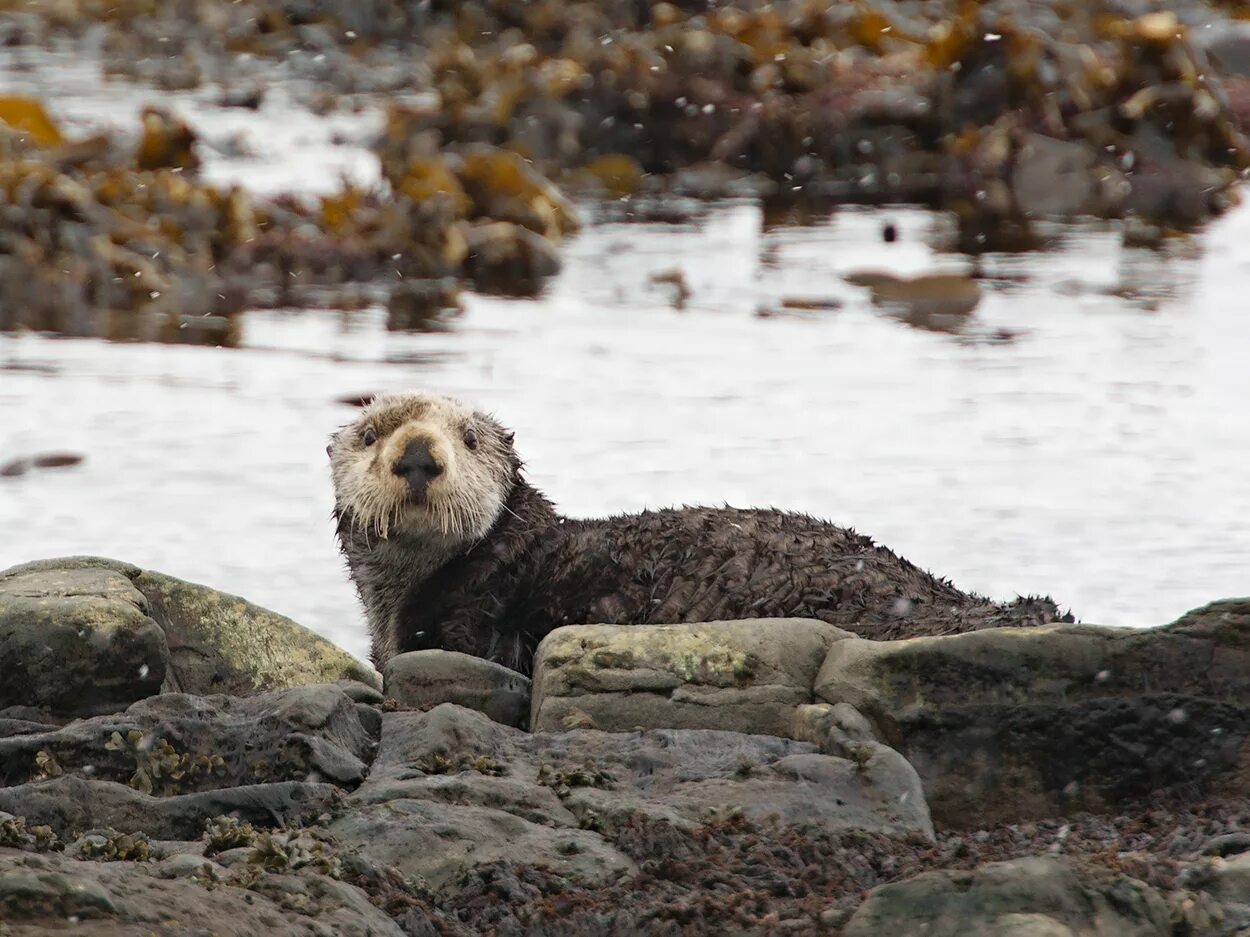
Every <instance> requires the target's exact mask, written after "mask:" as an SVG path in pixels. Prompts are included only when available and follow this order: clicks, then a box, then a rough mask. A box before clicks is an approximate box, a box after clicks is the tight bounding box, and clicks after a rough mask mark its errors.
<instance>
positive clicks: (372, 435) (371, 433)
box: [360, 426, 378, 446]
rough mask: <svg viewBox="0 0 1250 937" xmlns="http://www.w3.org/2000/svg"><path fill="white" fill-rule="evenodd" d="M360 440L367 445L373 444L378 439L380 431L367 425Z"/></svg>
mask: <svg viewBox="0 0 1250 937" xmlns="http://www.w3.org/2000/svg"><path fill="white" fill-rule="evenodd" d="M360 441H361V442H363V443H364V444H365V445H366V446H372V445H373V444H374V443H375V442H377V441H378V433H377V430H375V429H374V428H373V427H372V426H369V427H366V428H365V431H364V433H362V434H361V436H360Z"/></svg>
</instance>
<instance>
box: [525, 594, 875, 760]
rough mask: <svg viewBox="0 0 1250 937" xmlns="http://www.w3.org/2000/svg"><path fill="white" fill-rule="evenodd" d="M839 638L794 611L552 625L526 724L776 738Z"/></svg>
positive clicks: (786, 729)
mask: <svg viewBox="0 0 1250 937" xmlns="http://www.w3.org/2000/svg"><path fill="white" fill-rule="evenodd" d="M849 637H851V635H850V634H849V633H848V632H845V631H842V630H841V629H839V628H835V627H833V626H832V625H827V624H825V623H824V622H820V621H813V620H809V619H802V618H785V619H768V620H746V621H719V622H704V623H698V624H684V625H633V626H626V625H578V626H572V627H565V628H557V629H556V630H555V631H553V632H551V633H550V634H549V635H547V637H546V638H544V639H543V641H542V643H541V644H540V645H539V646H538V652H537V654H536V657H535V661H534V695H533V705H532V709H531V717H530V725H531V727H532V728H533V729H534V730H535V731H558V730H560V729H562V728H568V727H571V726H582V727H587V726H590V727H594V728H598V729H603V730H606V731H626V730H630V729H635V728H646V729H653V728H680V729H696V728H697V729H722V730H728V731H733V732H747V733H760V734H764V735H777V736H782V737H786V736H789V735H790V732H791V728H792V725H793V722H794V712H795V707H797V706H800V705H803V704H806V703H810V702H811V701H812V698H813V697H812V684H813V681H814V679H815V676H816V674H817V672H818V671H819V669H820V666H821V662H822V661H823V660H824V657H825V655H826V653H827V652H828V649H829V647H830V646H831V645H832V644H835V643H837V642H839V641H841V640H845V639H847V638H849Z"/></svg>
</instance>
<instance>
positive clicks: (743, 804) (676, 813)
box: [331, 705, 932, 889]
mask: <svg viewBox="0 0 1250 937" xmlns="http://www.w3.org/2000/svg"><path fill="white" fill-rule="evenodd" d="M382 738H383V742H382V747H381V749H380V750H379V752H378V757H377V759H376V760H375V761H374V764H373V770H372V772H371V773H370V776H369V778H368V780H367V781H366V782H365V783H364V784H363V785H361V787H360V788H359V789H358V790H357V791H356V792H355V793H354V794H352V795H351V797H350V798H349V799H348V801H347V808H346V810H345V813H344V816H343V817H341V818H340V819H338V820H336V821H335V822H334V823H333V824H332V825H331V831H332V832H333V833H334V834H335V835H336V836H338V837H339V839H340V840H341V841H342V842H344V843H348V844H356V845H359V846H360V847H361V848H366V844H369V845H368V848H369V849H370V850H371V851H374V852H376V851H377V850H379V849H380V850H381V853H379V854H380V855H381V857H382V858H383V860H384V861H385V862H387V863H388V864H393V865H395V866H397V867H398V868H400V869H403V870H405V871H407V872H408V873H410V874H419V875H421V876H422V877H423V878H425V879H427V880H428V881H430V882H431V884H432V885H435V886H436V887H438V888H441V889H447V888H453V887H455V882H456V880H457V878H458V877H459V876H460V875H462V874H463V873H464V872H465V871H466V870H467V869H469V868H472V867H475V866H478V865H482V864H485V863H490V862H510V863H514V864H525V865H538V866H540V867H543V868H547V869H552V870H556V871H558V872H559V873H560V874H562V875H569V876H572V877H573V878H574V879H577V880H579V881H603V880H605V879H606V878H610V877H611V876H613V875H617V874H620V873H622V872H623V871H627V870H629V869H631V868H632V866H631V864H630V863H629V862H628V861H626V860H625V859H624V857H622V856H620V855H619V853H617V852H616V851H615V850H613V849H608V845H607V844H606V843H605V842H604V841H603V840H602V839H599V838H598V837H597V836H594V835H592V834H593V833H601V834H604V835H605V836H611V835H613V834H619V833H620V832H621V831H622V830H624V829H627V828H628V827H629V825H630V824H631V823H636V822H639V821H640V820H642V821H646V822H652V823H660V824H663V825H670V826H676V827H678V828H681V829H686V830H691V829H694V828H697V827H698V826H699V825H700V824H703V823H708V822H723V821H724V820H726V819H729V818H732V817H735V816H745V817H747V818H750V819H756V820H760V821H763V820H764V819H765V818H768V817H771V818H773V819H774V820H775V821H776V822H779V823H783V824H787V825H798V826H802V827H806V828H814V829H822V830H835V831H840V830H847V829H856V830H869V831H885V832H888V833H891V834H893V835H899V836H903V835H908V834H918V835H919V836H921V837H923V838H929V837H931V836H932V826H931V823H930V821H929V817H928V811H927V808H926V806H925V803H924V798H923V795H922V794H921V793H920V789H919V784H918V783H917V782H916V780H915V774H914V772H911V771H910V769H909V768H906V766H905V763H903V764H899V763H898V762H889V761H887V760H885V759H879V760H878V761H872V756H873V755H874V754H876V753H875V752H867V753H866V754H867V757H866V758H864V759H862V760H855V758H854V757H853V756H851V755H850V753H849V752H848V753H845V756H842V757H839V756H833V755H827V754H822V753H821V752H819V751H818V750H817V749H816V746H813V745H810V744H806V743H802V742H794V741H790V740H786V739H778V738H771V737H768V736H759V735H744V734H740V733H737V732H723V731H713V730H667V729H662V730H652V731H648V732H642V733H633V732H631V733H626V734H618V733H607V732H598V731H593V730H584V729H579V730H573V731H562V732H557V733H536V734H532V735H531V734H529V733H525V732H520V731H518V730H516V729H511V728H508V727H506V726H502V725H499V724H498V723H494V722H492V721H490V720H489V719H487V718H486V717H485V716H484V715H482V714H480V713H475V712H472V711H470V710H467V709H464V708H462V707H458V706H453V705H443V706H439V707H437V708H435V709H433V710H431V711H430V712H428V713H390V714H388V715H387V716H386V717H385V719H384V727H383V733H382ZM882 748H884V746H882ZM414 837H415V838H416V840H415V841H416V842H419V843H420V844H421V845H420V847H419V848H414V847H413V846H412V843H413V842H414ZM609 842H610V840H609ZM465 844H473V845H472V848H469V847H468V846H467V845H465ZM605 849H607V851H606V852H605ZM570 856H571V857H574V858H570Z"/></svg>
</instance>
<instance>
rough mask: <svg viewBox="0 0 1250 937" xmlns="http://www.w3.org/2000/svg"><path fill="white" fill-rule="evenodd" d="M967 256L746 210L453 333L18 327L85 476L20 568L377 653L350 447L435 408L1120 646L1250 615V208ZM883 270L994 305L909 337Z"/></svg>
mask: <svg viewBox="0 0 1250 937" xmlns="http://www.w3.org/2000/svg"><path fill="white" fill-rule="evenodd" d="M887 222H888V223H891V224H893V225H895V226H896V228H897V232H898V237H897V240H896V241H895V242H893V243H888V244H887V243H886V242H885V241H884V239H883V238H882V236H881V235H882V231H883V228H884V226H885V225H886V224H887ZM950 236H951V232H950V230H949V226H948V224H947V223H946V221H945V220H944V219H943V218H941V217H939V216H934V215H932V214H929V213H926V212H921V211H914V210H900V209H891V210H867V209H857V210H848V211H843V212H839V213H837V214H835V215H833V216H831V217H829V218H826V219H824V220H822V221H820V222H818V223H814V224H812V225H810V226H806V227H804V226H772V225H765V224H763V222H762V217H761V212H760V210H759V209H758V207H757V206H755V205H753V204H751V203H747V202H744V203H738V204H730V205H723V206H719V207H715V208H705V209H704V210H703V211H702V212H700V213H696V214H692V215H690V216H689V217H687V218H685V219H684V220H683V221H682V222H681V223H678V224H634V225H631V224H624V223H611V222H607V223H603V224H597V225H591V226H588V228H587V229H586V230H585V231H584V233H582V234H581V235H579V236H578V237H577V238H576V239H575V240H573V241H572V242H571V243H570V244H569V246H568V251H567V255H568V264H567V267H566V270H565V272H564V273H563V274H562V275H561V276H560V277H559V278H558V279H557V280H556V281H555V282H554V284H553V285H552V287H551V289H550V290H549V291H548V293H547V294H546V295H545V296H544V297H543V298H541V299H539V300H537V301H507V300H500V299H492V298H486V297H477V296H470V297H468V302H467V309H466V311H465V313H464V315H463V316H462V317H461V318H459V319H457V320H456V321H455V323H454V326H453V328H452V329H451V330H449V331H442V332H433V333H391V332H387V331H386V329H385V326H384V323H385V311H384V310H383V309H381V308H380V307H369V308H365V309H362V310H359V311H353V312H342V313H328V312H313V311H299V310H291V311H278V312H266V313H253V314H249V315H247V316H245V317H244V318H243V320H242V344H241V347H240V348H239V349H237V350H231V351H223V350H216V349H211V348H197V347H188V346H178V345H152V344H140V345H123V344H116V343H105V342H98V341H85V340H65V339H50V338H44V337H40V336H34V335H25V336H20V337H0V461H7V460H9V459H12V458H21V457H23V456H27V455H32V454H35V453H41V452H52V451H55V452H78V453H82V454H84V455H85V456H86V461H85V462H84V463H83V464H82V465H80V466H77V467H71V468H62V469H57V470H46V471H30V472H26V473H23V474H21V475H18V476H15V477H10V478H2V479H0V529H2V530H4V531H5V532H6V536H5V537H3V538H0V566H3V565H8V564H10V563H16V562H20V561H23V560H27V559H31V558H33V557H37V556H45V555H53V554H64V553H72V552H93V553H104V554H110V555H114V556H119V557H124V558H126V559H129V560H132V561H134V562H137V563H140V564H143V565H147V566H151V567H155V568H158V569H161V570H165V571H168V572H170V573H173V574H175V575H180V576H184V577H187V578H191V579H196V580H201V581H204V582H207V583H210V584H212V585H215V586H218V587H221V588H224V589H227V590H230V591H234V592H238V593H241V594H244V595H246V596H248V597H249V598H252V599H254V600H256V601H258V602H260V603H262V604H265V605H268V606H271V607H273V608H275V609H277V610H279V611H282V612H285V613H287V614H290V615H292V616H293V617H295V618H296V619H298V620H300V621H303V622H305V623H307V624H309V625H310V626H312V627H314V628H316V629H317V630H319V631H321V632H323V633H325V634H327V635H329V636H331V637H332V638H334V639H335V640H338V641H339V642H341V643H343V644H344V645H346V646H347V647H349V648H350V649H352V650H353V651H355V652H357V653H363V652H364V649H365V647H366V641H365V636H364V631H363V626H362V624H361V618H360V613H359V610H358V608H357V606H356V604H355V601H354V598H353V596H352V594H351V591H350V588H349V585H348V582H347V578H346V575H345V573H344V571H343V568H342V564H341V563H340V561H339V559H338V557H337V555H336V554H335V549H334V543H333V537H332V532H331V525H330V521H329V512H330V504H331V491H330V484H329V479H328V477H327V472H326V466H325V453H324V446H325V440H326V436H327V435H328V434H329V433H330V432H331V431H332V430H333V429H334V428H335V427H336V426H338V425H339V424H341V423H344V422H346V421H348V420H349V419H351V417H352V413H353V411H352V408H351V405H350V404H351V402H352V398H354V397H358V396H359V395H361V394H366V393H369V392H371V391H374V390H378V389H383V388H400V387H420V388H430V389H435V390H439V391H444V392H448V393H453V394H457V395H461V396H464V397H466V398H470V399H472V400H474V401H477V402H479V403H480V404H481V405H482V406H484V407H486V408H489V409H491V410H493V411H495V412H496V413H497V414H498V415H499V416H500V418H501V419H502V420H504V421H505V422H506V423H508V424H510V425H511V426H512V427H514V428H515V429H516V430H517V441H518V446H519V447H520V449H521V452H522V454H523V456H524V457H525V458H526V459H527V460H528V462H529V466H530V469H529V470H530V475H531V478H532V479H533V480H534V481H535V482H536V483H537V484H538V485H539V486H540V487H542V488H543V489H545V490H546V491H547V492H548V493H549V494H550V495H551V496H552V497H553V498H554V499H555V500H556V501H557V502H558V504H560V505H561V507H562V508H563V509H565V510H566V511H567V512H569V513H573V514H596V513H605V512H613V511H632V510H637V509H639V508H642V507H645V506H659V505H666V504H681V503H693V502H715V503H720V502H724V501H728V502H729V503H731V504H736V505H764V504H774V505H778V506H781V507H786V508H793V509H797V510H803V511H808V512H811V513H814V514H818V515H822V516H825V517H829V518H832V519H834V520H836V521H838V522H841V523H845V524H850V525H853V526H855V527H857V528H859V529H861V530H863V531H865V532H867V533H869V534H871V535H873V536H874V537H876V538H878V539H879V540H881V541H882V542H884V543H886V544H888V545H890V546H891V547H894V548H896V549H897V550H899V551H900V552H901V553H903V554H904V555H905V556H908V557H909V558H912V559H914V560H916V561H917V562H919V563H921V564H923V565H926V566H928V567H930V568H932V569H934V570H935V571H937V572H939V573H940V574H943V575H948V576H950V577H952V578H953V579H954V580H955V581H956V582H957V583H958V584H959V585H961V586H963V587H965V588H970V589H976V590H979V591H983V592H988V593H991V594H993V595H996V596H1002V597H1007V596H1010V595H1013V594H1014V593H1015V592H1017V591H1032V592H1050V593H1052V594H1054V596H1055V597H1056V598H1057V599H1058V600H1059V601H1060V602H1061V603H1064V604H1066V605H1070V606H1071V607H1072V608H1073V609H1074V610H1075V611H1076V613H1077V615H1078V616H1079V617H1081V618H1082V619H1084V620H1086V621H1096V622H1102V623H1109V624H1125V625H1141V624H1153V623H1157V622H1161V621H1164V620H1167V619H1170V618H1171V617H1173V616H1175V615H1177V614H1178V613H1180V612H1182V611H1184V610H1185V609H1187V608H1189V607H1191V606H1193V605H1195V604H1198V603H1201V602H1203V601H1206V600H1208V599H1211V598H1215V597H1219V596H1226V595H1231V594H1242V593H1245V592H1246V591H1247V581H1246V577H1247V572H1246V571H1247V569H1248V568H1250V476H1248V475H1247V473H1246V471H1245V466H1246V465H1247V464H1250V421H1247V420H1245V418H1244V416H1243V414H1242V412H1241V408H1242V405H1241V401H1244V400H1246V399H1250V376H1247V370H1246V369H1245V367H1244V363H1243V360H1242V359H1243V357H1244V352H1243V349H1244V348H1246V347H1248V342H1250V319H1248V318H1247V317H1246V316H1245V315H1244V299H1243V297H1242V295H1241V293H1242V291H1243V289H1244V286H1243V284H1244V283H1245V282H1246V272H1247V267H1248V266H1250V248H1248V247H1246V246H1245V245H1250V212H1247V211H1245V210H1241V211H1238V212H1236V213H1235V214H1233V215H1231V216H1229V217H1227V218H1225V219H1223V220H1221V221H1220V222H1218V223H1217V224H1216V225H1214V226H1213V227H1212V228H1211V229H1210V230H1208V231H1207V232H1205V233H1204V234H1202V235H1201V236H1199V237H1198V238H1196V239H1194V241H1192V242H1185V243H1178V244H1176V245H1173V246H1170V247H1168V248H1166V249H1165V250H1162V251H1149V250H1145V249H1138V248H1124V247H1123V246H1121V243H1120V239H1119V236H1118V235H1117V233H1116V232H1115V230H1114V229H1113V228H1111V227H1108V226H1101V225H1100V226H1089V227H1086V226H1074V227H1067V228H1057V229H1055V230H1054V231H1053V232H1052V235H1051V249H1050V250H1049V251H1047V252H1044V253H1025V254H987V255H983V256H982V257H980V258H978V259H977V260H976V261H975V262H973V261H972V260H971V259H970V258H968V257H966V256H964V255H960V254H956V253H952V252H950V251H949V250H948V248H949V247H950V243H951V242H950ZM1199 248H1200V249H1199ZM865 269H878V270H882V269H884V270H889V271H891V272H892V273H893V274H895V275H896V276H900V277H906V276H915V275H918V274H921V273H926V272H938V271H943V272H949V273H957V274H971V275H974V276H975V277H976V278H977V279H976V283H977V284H978V286H979V295H980V298H979V302H977V304H976V306H975V308H974V309H973V310H971V311H970V312H969V313H967V314H966V315H964V317H963V323H962V327H961V328H960V329H958V330H957V332H958V334H955V335H952V334H947V333H943V332H934V331H928V330H926V329H915V328H909V327H907V325H906V324H904V322H903V321H901V320H900V319H899V318H898V317H897V316H894V315H891V314H890V311H889V310H888V309H885V308H882V307H881V306H879V305H875V304H874V303H873V301H872V296H871V295H870V292H869V291H868V290H865V289H864V288H863V287H860V286H856V285H854V284H853V283H851V282H848V279H847V277H848V275H850V274H853V273H854V272H855V271H857V270H865ZM674 270H677V271H680V273H681V275H682V278H683V281H684V283H685V284H686V287H687V289H688V295H687V296H686V298H685V300H684V309H683V310H681V311H678V310H676V309H674V308H673V305H674V304H673V290H672V286H671V282H665V278H664V277H660V278H659V279H658V280H657V278H656V276H655V275H656V274H664V273H665V272H666V271H674ZM796 297H797V298H803V299H804V300H806V302H794V301H792V302H791V303H789V304H788V305H787V304H785V303H784V300H786V299H787V298H790V299H791V300H794V298H796ZM1144 299H1146V300H1148V301H1144ZM761 309H774V310H777V311H778V312H779V314H778V315H767V316H761V315H759V314H758V313H759V310H761ZM977 337H979V340H972V339H974V338H977Z"/></svg>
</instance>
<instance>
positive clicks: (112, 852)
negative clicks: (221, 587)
mask: <svg viewBox="0 0 1250 937" xmlns="http://www.w3.org/2000/svg"><path fill="white" fill-rule="evenodd" d="M1248 629H1250V600H1246V599H1234V600H1226V601H1222V602H1216V603H1212V604H1211V605H1208V606H1206V607H1204V608H1201V609H1197V610H1195V611H1194V612H1191V613H1190V614H1188V615H1186V616H1184V617H1182V618H1181V619H1180V620H1178V621H1177V622H1175V623H1173V624H1171V625H1167V626H1164V627H1159V628H1153V629H1121V628H1105V627H1099V626H1094V625H1083V624H1078V625H1068V624H1059V625H1053V626H1046V627H1040V628H1033V629H994V630H988V631H982V632H973V633H968V634H962V635H954V636H948V637H940V638H919V639H911V640H905V641H889V642H874V641H867V640H864V639H861V638H857V637H855V636H853V635H851V634H849V633H847V632H844V631H841V630H839V629H837V628H833V627H831V626H829V625H826V624H823V623H821V622H814V621H807V620H802V619H786V620H769V621H754V622H710V623H704V624H695V625H681V626H677V625H656V626H640V627H634V628H625V627H618V626H605V625H585V626H573V627H567V628H562V629H558V630H557V631H555V632H553V633H552V634H551V635H549V636H548V638H547V639H546V640H545V641H544V642H543V644H542V646H541V647H540V651H539V656H538V659H537V662H536V666H535V671H534V680H533V682H532V684H531V682H530V681H529V680H527V679H526V678H525V677H523V676H521V675H520V674H516V673H513V672H511V671H508V670H506V669H504V668H501V667H499V666H498V665H495V664H490V663H488V662H484V661H479V660H476V659H474V658H469V657H465V656H463V655H458V654H452V653H449V652H443V651H424V652H415V653H411V654H405V655H402V656H400V657H398V658H395V659H394V660H392V661H391V662H390V663H389V664H388V666H387V669H386V673H385V674H384V675H378V674H377V673H376V672H374V671H373V670H372V669H371V668H369V667H367V666H365V665H362V664H360V663H358V662H356V661H354V660H353V659H352V658H350V657H349V656H348V655H346V654H344V653H343V652H341V651H339V650H338V649H337V648H335V647H333V646H332V645H330V644H329V643H328V642H326V641H324V640H323V639H321V638H319V637H317V636H316V635H314V634H312V633H311V632H308V631H306V630H305V629H302V628H300V627H299V626H298V625H296V624H295V623H293V622H291V621H289V620H288V619H285V618H282V617H281V616H278V615H275V614H273V613H271V612H267V611H265V610H264V609H260V608H257V607H256V606H253V605H250V604H249V603H247V602H245V601H243V600H242V599H238V598H236V597H233V596H228V595H225V594H222V593H218V592H215V591H214V590H211V589H207V588H205V587H202V586H197V585H194V584H190V583H185V582H182V581H180V580H176V579H173V578H172V577H168V576H165V575H162V574H159V573H155V572H151V571H145V570H141V569H138V568H137V567H133V566H130V565H128V564H125V563H121V562H117V561H112V560H103V559H96V558H81V557H79V558H67V559H62V560H50V561H41V562H38V563H32V564H27V565H25V566H20V567H14V568H13V569H10V570H7V571H4V572H0V670H2V671H3V672H4V673H5V675H6V679H5V680H4V681H3V682H2V683H0V934H5V935H6V937H7V935H13V937H18V935H20V937H32V935H43V934H52V933H60V932H62V931H63V930H64V928H66V927H67V926H69V925H71V924H75V923H76V924H78V925H79V926H81V927H86V928H88V929H89V932H90V933H98V934H116V935H132V934H133V935H136V937H137V935H140V934H142V935H149V934H159V935H175V934H190V933H196V934H199V933H204V934H207V933H213V934H220V935H227V934H229V935H236V934H237V935H245V934H255V933H259V932H261V931H262V930H269V931H276V932H281V933H284V934H285V933H290V934H327V935H328V934H335V935H350V934H360V935H365V934H372V935H386V934H394V935H404V934H406V935H422V937H424V935H471V934H498V935H521V934H570V935H571V934H610V933H620V934H634V933H645V934H760V935H763V934H844V935H847V937H860V935H870V934H881V933H903V934H912V933H925V934H950V935H955V934H970V933H976V934H987V935H994V934H998V935H1013V937H1033V935H1036V937H1048V935H1052V934H1060V933H1063V934H1067V933H1082V934H1085V933H1089V934H1094V933H1097V934H1101V935H1119V934H1132V935H1177V937H1181V935H1191V937H1193V935H1212V937H1214V935H1231V934H1236V933H1242V932H1244V928H1246V927H1248V926H1250V832H1248V831H1247V823H1250V799H1247V797H1246V779H1245V767H1244V765H1245V763H1246V754H1245V752H1246V751H1247V744H1248V743H1250V719H1248V718H1247V701H1248V700H1250V676H1248V674H1250V671H1248V670H1247V668H1246V666H1245V662H1246V660H1247V655H1248V654H1250V642H1248V634H1250V631H1248ZM210 922H211V923H210Z"/></svg>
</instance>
